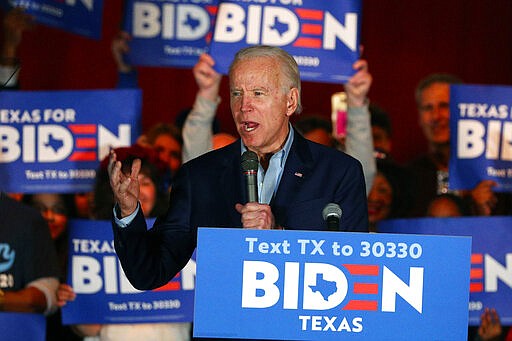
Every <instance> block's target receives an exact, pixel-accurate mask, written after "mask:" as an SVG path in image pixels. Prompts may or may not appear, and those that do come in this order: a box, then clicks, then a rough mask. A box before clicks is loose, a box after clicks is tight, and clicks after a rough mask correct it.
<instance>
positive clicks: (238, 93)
mask: <svg viewBox="0 0 512 341" xmlns="http://www.w3.org/2000/svg"><path fill="white" fill-rule="evenodd" d="M240 96H242V92H241V91H231V97H240Z"/></svg>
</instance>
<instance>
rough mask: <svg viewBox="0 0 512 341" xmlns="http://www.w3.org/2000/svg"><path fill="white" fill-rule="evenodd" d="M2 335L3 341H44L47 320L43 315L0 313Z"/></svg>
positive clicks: (0, 332)
mask: <svg viewBox="0 0 512 341" xmlns="http://www.w3.org/2000/svg"><path fill="white" fill-rule="evenodd" d="M0 335H1V336H0V339H2V341H19V340H31V341H44V340H45V339H46V318H45V317H44V315H43V314H26V313H4V312H0Z"/></svg>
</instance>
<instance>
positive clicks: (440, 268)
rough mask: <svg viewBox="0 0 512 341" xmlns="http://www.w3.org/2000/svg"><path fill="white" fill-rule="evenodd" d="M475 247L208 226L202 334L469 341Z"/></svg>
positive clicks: (200, 257)
mask: <svg viewBox="0 0 512 341" xmlns="http://www.w3.org/2000/svg"><path fill="white" fill-rule="evenodd" d="M226 245H229V247H226ZM470 249H471V238H467V237H447V236H420V235H405V234H404V235H394V234H366V233H333V232H318V231H277V230H272V231H262V230H245V229H215V228H200V229H199V232H198V244H197V288H196V305H195V315H194V336H196V337H218V338H253V339H277V340H340V339H343V340H345V339H354V340H394V339H402V340H465V339H466V338H467V326H468V324H467V323H468V315H467V307H468V291H469V281H468V279H469V270H470ZM447 255H449V257H447ZM212 283H214V285H212ZM447 283H449V285H447ZM265 326H271V328H266V327H265ZM404 326H407V328H404Z"/></svg>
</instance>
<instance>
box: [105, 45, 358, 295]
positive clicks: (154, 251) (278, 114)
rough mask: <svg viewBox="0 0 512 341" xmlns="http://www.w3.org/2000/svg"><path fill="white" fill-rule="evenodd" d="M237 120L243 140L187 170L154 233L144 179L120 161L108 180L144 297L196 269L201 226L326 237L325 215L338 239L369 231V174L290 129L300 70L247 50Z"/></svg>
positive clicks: (119, 239) (237, 85) (282, 56)
mask: <svg viewBox="0 0 512 341" xmlns="http://www.w3.org/2000/svg"><path fill="white" fill-rule="evenodd" d="M229 79H230V92H231V101H230V103H231V111H232V115H233V119H234V121H235V125H236V127H237V131H238V133H239V135H240V138H241V139H239V140H238V141H236V142H235V143H232V144H230V145H228V146H226V147H224V148H221V149H218V150H215V151H212V152H210V153H207V154H205V155H202V156H199V157H197V158H195V159H193V160H191V161H189V162H187V163H185V164H184V165H183V166H182V168H181V169H180V171H179V172H178V174H177V176H176V178H175V181H174V183H173V189H172V191H171V200H170V206H169V210H168V211H167V213H166V215H165V216H163V217H161V218H159V219H157V221H156V222H155V224H154V226H153V227H152V228H151V229H150V230H149V231H148V230H147V227H146V222H145V220H144V216H143V214H142V212H141V210H140V204H139V203H138V199H139V184H138V181H137V176H138V173H139V170H140V161H138V160H135V161H134V162H133V164H132V167H131V172H130V173H123V172H122V171H121V161H119V160H117V155H116V154H115V153H114V152H112V153H111V155H110V163H109V175H110V185H111V187H112V190H113V193H114V197H115V200H116V202H117V204H116V206H115V208H114V217H113V229H114V241H115V247H116V252H117V254H118V256H119V259H120V260H121V264H122V266H123V269H124V271H125V273H126V275H127V277H128V279H129V280H130V281H131V283H132V284H133V285H134V286H135V287H136V288H138V289H142V290H147V289H152V288H156V287H158V286H161V285H163V284H165V283H167V282H168V281H169V280H170V279H171V278H172V277H173V276H174V275H175V274H176V273H177V272H178V271H180V270H181V268H182V267H183V266H185V264H186V263H187V262H188V260H189V258H190V256H191V255H192V252H193V251H194V249H195V247H196V243H197V228H198V227H200V226H209V227H226V228H252V229H283V228H284V229H309V230H327V224H326V222H325V221H324V219H323V217H322V210H323V209H324V208H325V207H326V206H327V205H328V204H330V203H333V204H336V205H338V206H339V207H340V208H341V210H342V216H341V219H339V222H337V225H336V226H335V227H336V228H337V229H338V230H339V231H361V232H367V231H368V212H367V204H366V190H365V183H364V177H363V173H362V169H361V164H360V163H359V162H358V161H357V160H356V159H354V158H352V157H350V156H348V155H346V154H344V153H341V152H339V151H337V150H335V149H333V148H329V147H325V146H321V145H318V144H316V143H313V142H310V141H308V140H306V139H305V138H303V137H302V136H301V135H299V134H298V133H296V132H295V131H294V129H293V127H292V126H291V124H290V122H289V119H290V116H292V115H293V114H295V113H299V112H300V111H301V101H300V88H301V85H300V75H299V71H298V67H297V64H296V62H295V60H294V59H293V58H292V57H291V56H290V55H289V54H288V53H287V52H285V51H284V50H282V49H281V48H278V47H269V46H252V47H248V48H245V49H242V50H240V51H239V52H238V53H237V54H236V56H235V59H234V61H233V63H232V64H231V67H230V72H229ZM247 150H249V151H252V152H254V153H255V154H256V155H257V158H258V162H259V165H258V182H257V187H258V188H257V190H258V197H259V200H258V201H257V202H247V200H246V191H247V190H246V187H245V185H244V177H243V174H242V169H241V159H242V157H241V154H242V153H243V152H245V151H247Z"/></svg>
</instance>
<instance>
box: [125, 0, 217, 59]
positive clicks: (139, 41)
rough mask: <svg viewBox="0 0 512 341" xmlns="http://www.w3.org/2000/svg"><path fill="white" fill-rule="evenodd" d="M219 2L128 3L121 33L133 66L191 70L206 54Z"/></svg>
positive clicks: (147, 0)
mask: <svg viewBox="0 0 512 341" xmlns="http://www.w3.org/2000/svg"><path fill="white" fill-rule="evenodd" d="M217 2H218V0H201V1H189V0H172V1H171V0H167V1H162V0H144V1H137V0H129V1H127V2H126V4H125V17H124V30H125V31H127V32H128V33H130V35H131V36H132V40H131V41H130V52H129V53H128V55H127V59H128V61H129V62H130V64H132V65H144V66H175V67H192V66H194V65H195V64H196V63H197V60H198V58H199V56H200V55H201V54H202V53H203V52H207V46H208V43H207V41H208V40H210V39H211V31H212V22H213V20H214V17H215V14H216V13H217Z"/></svg>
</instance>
